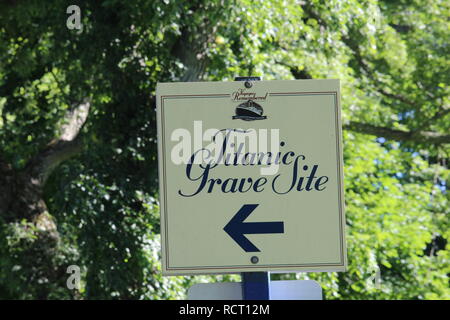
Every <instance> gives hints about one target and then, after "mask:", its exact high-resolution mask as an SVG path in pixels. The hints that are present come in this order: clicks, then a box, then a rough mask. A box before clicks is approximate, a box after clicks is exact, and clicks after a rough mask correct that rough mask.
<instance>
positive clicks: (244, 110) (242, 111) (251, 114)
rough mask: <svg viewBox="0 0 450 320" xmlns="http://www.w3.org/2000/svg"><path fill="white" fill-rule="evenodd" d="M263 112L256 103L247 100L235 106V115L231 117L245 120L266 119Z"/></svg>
mask: <svg viewBox="0 0 450 320" xmlns="http://www.w3.org/2000/svg"><path fill="white" fill-rule="evenodd" d="M263 113H264V109H263V108H262V107H261V106H260V105H259V104H258V103H256V102H255V101H253V100H248V101H247V102H244V103H241V104H240V105H238V106H237V107H236V115H235V116H233V119H241V120H245V121H252V120H264V119H267V117H266V116H263Z"/></svg>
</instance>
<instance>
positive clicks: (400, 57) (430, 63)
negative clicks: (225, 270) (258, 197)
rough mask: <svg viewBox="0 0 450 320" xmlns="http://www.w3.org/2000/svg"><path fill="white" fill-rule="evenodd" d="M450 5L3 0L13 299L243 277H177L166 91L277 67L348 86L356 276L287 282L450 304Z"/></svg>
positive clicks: (0, 289) (2, 223)
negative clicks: (166, 181)
mask: <svg viewBox="0 0 450 320" xmlns="http://www.w3.org/2000/svg"><path fill="white" fill-rule="evenodd" d="M71 4H77V5H79V7H80V9H81V24H82V30H77V29H69V28H67V27H66V20H67V19H68V17H69V14H67V13H66V9H67V7H68V6H69V5H71ZM449 15H450V4H449V2H448V1H444V0H390V1H387V0H386V1H382V0H364V1H357V0H327V1H318V0H312V1H294V0H251V1H250V0H232V1H226V0H195V1H188V0H164V1H155V0H133V1H118V0H102V1H78V2H77V3H74V2H73V1H63V0H54V1H38V0H29V1H25V0H23V1H22V0H20V1H5V2H2V4H0V185H1V187H0V298H26V299H32V298H65V299H70V298H77V299H94V298H102V299H109V298H118V299H127V298H130V299H165V298H182V297H184V295H185V293H186V289H187V288H188V287H189V286H190V285H191V284H192V283H195V282H198V281H222V280H224V279H229V278H232V279H236V278H237V276H226V277H225V276H224V277H222V276H217V277H206V276H198V277H171V278H162V276H161V274H160V262H159V258H160V257H159V254H160V252H159V251H160V247H159V212H158V189H157V186H158V184H157V162H156V161H157V160H156V157H157V155H156V133H155V131H156V125H155V104H154V94H155V87H156V83H157V82H158V81H160V82H168V81H190V80H196V79H200V80H218V81H222V80H233V78H234V76H236V75H243V76H246V75H262V76H263V78H264V79H266V80H270V79H308V78H339V79H341V86H342V107H343V123H344V160H345V188H346V191H345V192H346V215H347V246H348V257H349V270H348V272H345V273H311V274H307V275H306V274H300V275H292V274H291V275H281V276H280V275H277V276H274V278H276V277H278V278H280V277H281V278H294V277H296V278H313V279H317V280H318V281H319V282H320V283H321V285H322V286H323V288H324V294H325V297H326V298H327V299H339V298H345V299H359V298H370V299H372V298H373V299H385V298H386V299H392V298H394V299H433V298H434V299H436V298H441V299H442V298H444V299H449V298H450V289H449V282H448V274H449V272H450V264H449V258H450V257H449V248H448V244H447V243H448V239H449V237H450V228H449V221H448V214H449V211H450V210H449V208H450V206H449V190H448V186H449V184H450V170H449V169H448V161H449V158H450V148H449V145H450V115H449V114H450V105H449V87H448V84H449V75H450V62H449V59H448V57H449V45H448V39H449V29H450V23H449ZM86 106H89V107H88V108H86ZM74 115H75V116H76V117H74ZM71 119H72V120H73V119H75V120H74V121H75V122H73V123H76V125H73V126H71V125H70V124H72V122H71V121H72V120H71ZM76 119H78V120H76ZM76 121H78V122H76ZM67 124H69V125H67ZM71 130H72V131H71ZM73 264H75V265H79V266H80V267H81V270H82V283H81V288H80V290H69V289H68V288H67V287H66V279H67V277H68V276H69V275H68V274H67V273H66V269H67V267H68V266H69V265H73ZM377 270H379V271H380V273H381V279H382V280H381V283H380V284H379V285H378V286H376V285H375V286H374V284H373V281H372V280H373V274H374V273H376V271H377Z"/></svg>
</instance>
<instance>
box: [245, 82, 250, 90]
mask: <svg viewBox="0 0 450 320" xmlns="http://www.w3.org/2000/svg"><path fill="white" fill-rule="evenodd" d="M244 85H245V87H246V88H247V89H248V88H251V87H252V83H251V82H250V81H245V84H244Z"/></svg>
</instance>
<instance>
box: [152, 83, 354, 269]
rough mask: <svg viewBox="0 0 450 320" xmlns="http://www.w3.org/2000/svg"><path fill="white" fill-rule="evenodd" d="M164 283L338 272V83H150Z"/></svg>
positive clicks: (341, 232)
mask: <svg viewBox="0 0 450 320" xmlns="http://www.w3.org/2000/svg"><path fill="white" fill-rule="evenodd" d="M157 122H158V159H159V183H160V209H161V239H162V240H161V242H162V266H163V274H164V275H189V274H206V273H239V272H253V271H272V272H277V271H278V272H290V271H344V270H345V269H346V265H347V262H346V246H345V229H344V228H345V216H344V195H343V171H342V162H343V160H342V137H341V116H340V95H339V80H292V81H251V82H249V81H247V82H241V81H234V82H188V83H159V84H158V87H157Z"/></svg>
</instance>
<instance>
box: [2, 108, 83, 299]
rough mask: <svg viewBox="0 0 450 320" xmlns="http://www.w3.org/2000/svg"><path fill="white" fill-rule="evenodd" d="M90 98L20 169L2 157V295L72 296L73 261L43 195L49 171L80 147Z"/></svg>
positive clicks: (69, 116)
mask: <svg viewBox="0 0 450 320" xmlns="http://www.w3.org/2000/svg"><path fill="white" fill-rule="evenodd" d="M88 111H89V103H88V102H85V103H82V104H80V105H79V106H77V107H75V108H73V109H72V110H70V111H69V112H68V114H67V116H66V119H65V123H64V125H62V126H61V133H60V137H59V138H58V139H55V140H54V141H52V142H51V143H50V144H48V145H47V146H46V147H45V148H44V149H43V150H41V151H40V152H39V153H38V154H36V156H35V157H33V158H32V159H31V160H30V161H29V162H28V164H27V165H26V167H25V168H24V169H22V170H14V169H13V168H12V166H11V165H10V164H9V163H7V162H6V161H4V160H2V159H0V220H2V223H1V224H0V256H1V257H2V261H0V295H1V296H3V297H7V298H10V299H49V298H71V297H73V295H74V294H76V293H77V292H76V291H73V290H69V289H68V288H67V286H66V279H67V277H68V276H69V275H68V274H67V273H66V270H67V267H68V265H69V264H70V263H69V261H68V260H67V259H64V258H67V257H66V256H65V255H64V253H63V252H62V245H61V239H60V235H59V232H58V230H57V226H56V223H55V220H54V218H53V217H52V216H51V215H50V213H49V212H48V208H47V205H46V203H45V200H44V187H45V184H46V182H47V179H48V177H49V176H50V174H51V173H52V172H53V170H54V169H55V168H57V167H58V166H59V164H60V163H62V162H63V161H65V160H66V159H69V158H70V157H72V156H74V155H76V154H77V153H78V152H80V151H81V149H82V144H81V140H80V138H79V137H78V133H79V132H80V130H81V128H82V126H83V124H84V123H85V121H86V119H87V115H88Z"/></svg>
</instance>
